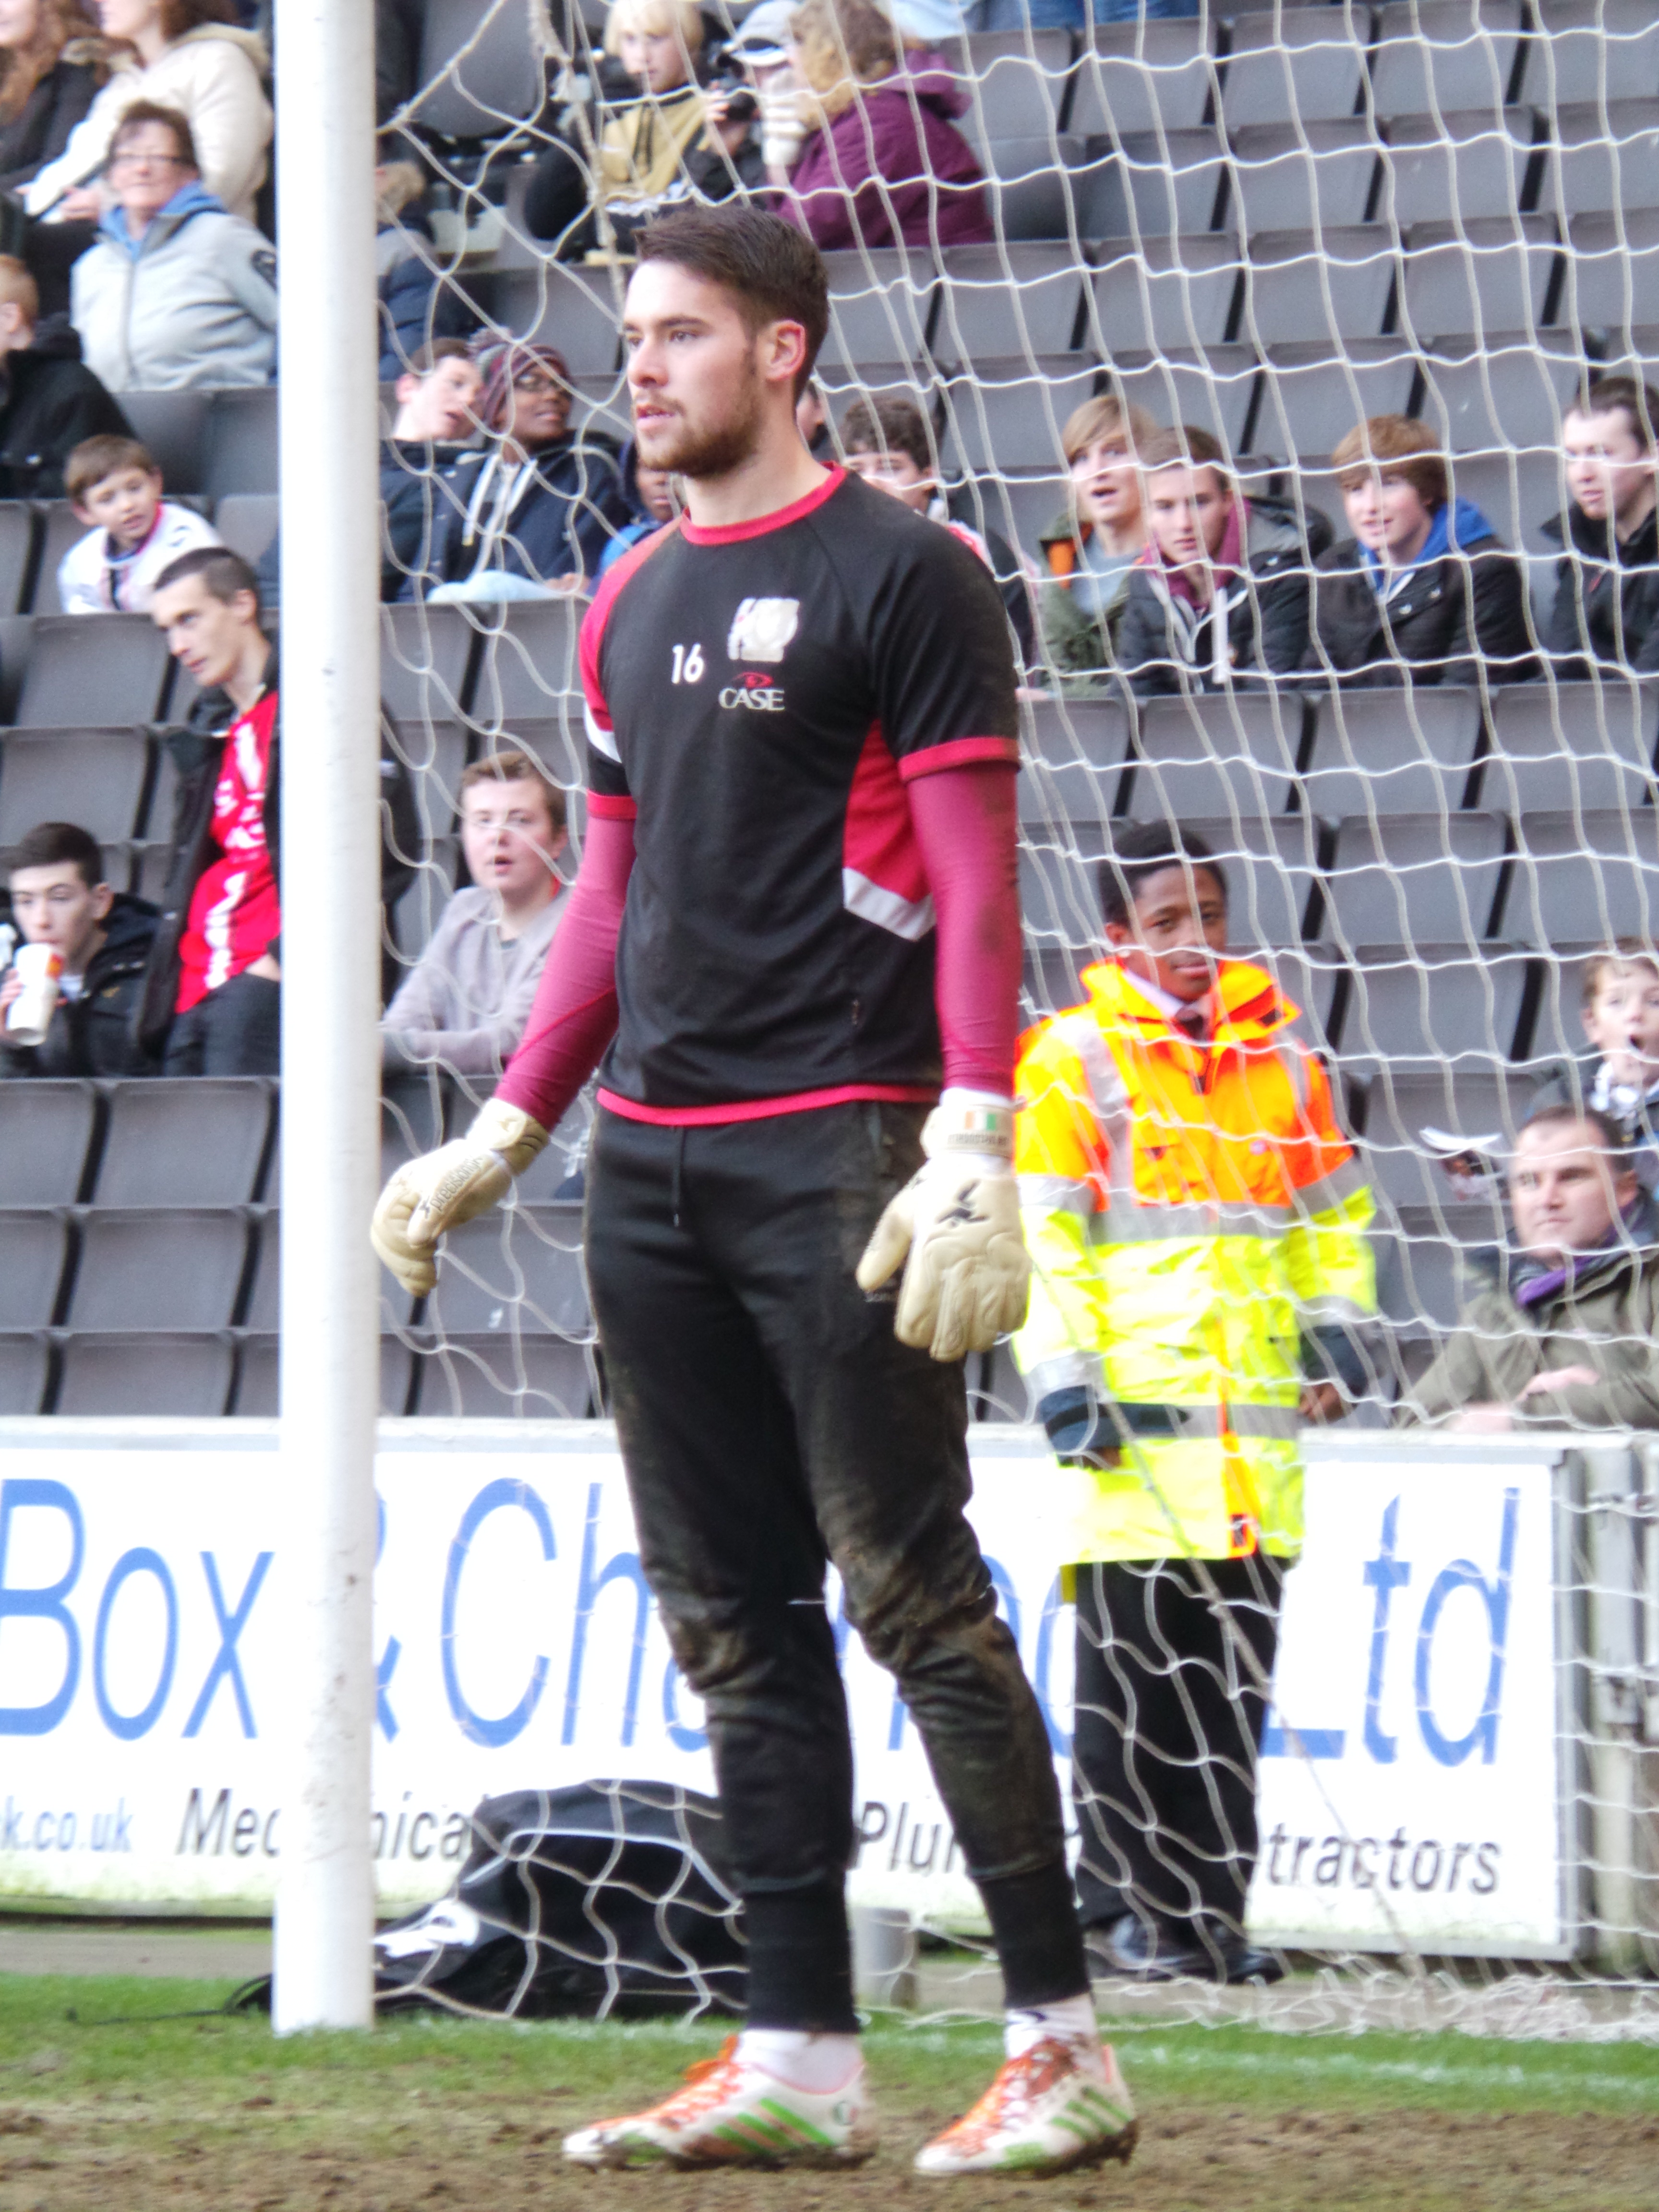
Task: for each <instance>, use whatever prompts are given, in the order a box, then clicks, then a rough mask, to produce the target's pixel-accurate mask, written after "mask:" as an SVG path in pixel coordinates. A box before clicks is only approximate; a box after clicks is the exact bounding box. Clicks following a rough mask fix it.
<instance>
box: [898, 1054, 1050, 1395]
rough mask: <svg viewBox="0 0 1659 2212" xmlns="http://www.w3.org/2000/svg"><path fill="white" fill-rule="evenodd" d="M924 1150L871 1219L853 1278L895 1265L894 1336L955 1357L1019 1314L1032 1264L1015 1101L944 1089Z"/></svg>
mask: <svg viewBox="0 0 1659 2212" xmlns="http://www.w3.org/2000/svg"><path fill="white" fill-rule="evenodd" d="M921 1149H922V1151H923V1152H925V1153H926V1154H927V1162H926V1164H925V1165H924V1166H922V1167H921V1168H919V1169H918V1170H917V1171H916V1173H915V1175H914V1176H911V1178H910V1180H909V1182H908V1183H906V1184H905V1186H904V1188H903V1189H902V1191H901V1192H900V1193H899V1194H898V1196H897V1197H896V1199H894V1200H892V1202H891V1204H890V1206H888V1207H887V1209H886V1211H885V1212H884V1213H883V1215H882V1217H881V1219H880V1220H879V1221H878V1223H877V1224H876V1227H875V1233H874V1235H873V1236H872V1237H871V1239H870V1242H869V1243H867V1244H866V1246H865V1248H864V1256H863V1258H862V1259H861V1260H860V1261H859V1264H858V1284H859V1288H860V1290H862V1291H876V1290H879V1289H880V1288H881V1286H882V1285H883V1284H884V1283H885V1282H887V1281H888V1280H889V1279H890V1278H891V1276H892V1275H893V1274H894V1273H895V1272H896V1270H897V1269H898V1267H900V1266H901V1265H902V1267H903V1269H904V1279H903V1282H902V1285H901V1286H900V1290H899V1300H898V1312H897V1314H896V1316H895V1318H894V1322H893V1329H894V1334H896V1336H897V1338H898V1340H899V1342H900V1343H901V1344H908V1345H910V1346H913V1347H914V1348H915V1350H916V1351H919V1352H932V1354H933V1358H935V1359H946V1360H948V1359H960V1358H962V1356H963V1353H964V1352H988V1351H989V1350H990V1348H991V1346H993V1345H994V1343H995V1342H996V1340H997V1339H998V1337H999V1336H1004V1335H1006V1334H1008V1332H1009V1331H1010V1330H1011V1329H1016V1328H1018V1327H1019V1326H1020V1324H1021V1322H1023V1321H1024V1318H1025V1305H1026V1299H1027V1297H1028V1295H1029V1292H1030V1280H1031V1263H1030V1260H1029V1259H1028V1258H1027V1257H1026V1253H1025V1240H1024V1237H1022V1236H1021V1234H1020V1227H1019V1198H1018V1191H1017V1188H1016V1185H1015V1182H1014V1173H1013V1166H1012V1161H1013V1152H1014V1109H1013V1104H1012V1100H1010V1099H1006V1098H999V1097H994V1096H992V1095H991V1094H989V1093H988V1092H985V1091H946V1092H945V1095H944V1097H942V1098H941V1099H940V1100H939V1104H938V1106H937V1107H935V1109H933V1112H932V1113H931V1114H930V1115H928V1117H927V1125H926V1127H924V1128H923V1130H922V1133H921Z"/></svg>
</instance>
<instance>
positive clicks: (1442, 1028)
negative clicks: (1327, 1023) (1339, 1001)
mask: <svg viewBox="0 0 1659 2212" xmlns="http://www.w3.org/2000/svg"><path fill="white" fill-rule="evenodd" d="M1531 957H1532V956H1530V955H1529V954H1528V953H1527V952H1526V951H1523V950H1521V949H1518V948H1515V947H1510V946H1504V945H1483V946H1482V947H1481V949H1480V952H1479V953H1478V954H1475V953H1473V952H1471V951H1470V949H1469V947H1468V945H1455V944H1454V945H1435V944H1431V943H1428V942H1423V943H1416V942H1413V944H1410V945H1356V946H1355V947H1354V965H1353V981H1352V991H1351V994H1350V998H1349V1003H1348V1008H1347V1012H1346V1016H1345V1018H1344V1020H1343V1024H1342V1036H1341V1041H1340V1060H1341V1065H1342V1066H1343V1067H1344V1069H1345V1070H1356V1071H1357V1070H1361V1069H1370V1068H1374V1067H1375V1066H1376V1065H1377V1064H1379V1063H1381V1062H1387V1063H1389V1065H1391V1066H1401V1065H1403V1064H1404V1063H1406V1062H1407V1061H1413V1060H1415V1061H1418V1062H1423V1061H1428V1062H1432V1063H1433V1064H1435V1065H1439V1064H1441V1063H1442V1062H1449V1063H1451V1064H1452V1065H1453V1066H1455V1067H1468V1069H1470V1070H1471V1071H1475V1070H1480V1069H1482V1068H1489V1067H1490V1066H1492V1064H1493V1063H1495V1062H1499V1061H1506V1060H1508V1059H1509V1057H1510V1049H1511V1048H1512V1046H1513V1045H1514V1043H1515V1041H1516V1024H1518V1022H1519V1020H1520V1018H1521V1004H1522V994H1523V992H1524V990H1525V987H1526V981H1527V969H1528V962H1529V960H1530V958H1531Z"/></svg>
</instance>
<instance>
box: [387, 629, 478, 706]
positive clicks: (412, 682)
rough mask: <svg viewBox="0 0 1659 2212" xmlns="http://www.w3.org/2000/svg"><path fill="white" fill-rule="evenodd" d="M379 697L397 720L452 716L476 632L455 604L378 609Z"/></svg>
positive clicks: (460, 702) (462, 699)
mask: <svg viewBox="0 0 1659 2212" xmlns="http://www.w3.org/2000/svg"><path fill="white" fill-rule="evenodd" d="M380 623H381V628H380V696H381V698H382V700H383V701H384V702H386V708H387V710H388V712H389V713H390V714H392V715H393V716H394V717H396V718H397V719H398V720H402V719H404V717H405V716H407V717H408V718H409V719H410V720H419V719H420V718H421V717H422V715H424V714H440V715H443V716H445V717H447V718H451V719H457V718H459V716H460V714H461V713H462V710H463V708H465V703H466V698H467V690H468V682H469V671H470V670H471V665H472V648H473V639H474V636H475V635H476V633H475V631H474V629H473V627H472V625H471V623H469V622H468V620H467V617H466V614H465V611H464V610H463V609H462V608H460V607H426V606H417V605H414V604H413V603H412V602H411V603H410V604H409V605H398V606H392V607H383V608H382V609H381V610H380Z"/></svg>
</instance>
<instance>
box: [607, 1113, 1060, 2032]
mask: <svg viewBox="0 0 1659 2212" xmlns="http://www.w3.org/2000/svg"><path fill="white" fill-rule="evenodd" d="M923 1118H924V1109H921V1108H916V1107H908V1106H897V1105H888V1104H873V1103H850V1104H843V1105H837V1106H830V1107H826V1108H823V1109H816V1110H812V1111H809V1112H805V1113H797V1114H788V1115H773V1116H769V1117H768V1118H766V1119H764V1120H760V1121H748V1122H738V1123H727V1124H722V1125H717V1126H713V1127H695V1128H669V1127H660V1126H658V1125H655V1124H652V1123H645V1122H638V1121H629V1120H627V1119H624V1118H623V1116H621V1115H617V1114H615V1113H613V1112H610V1111H607V1110H605V1109H601V1111H600V1113H599V1117H598V1123H597V1127H596V1129H595V1133H594V1139H593V1146H592V1156H591V1160H590V1165H589V1180H588V1198H587V1264H588V1274H589V1279H590V1283H591V1285H592V1298H593V1309H594V1315H595V1318H596V1320H597V1322H598V1324H599V1340H600V1343H601V1346H602V1347H603V1349H604V1353H605V1372H606V1375H607V1376H608V1378H609V1381H610V1387H611V1400H612V1404H613V1407H614V1410H615V1413H616V1418H617V1430H618V1433H619V1436H620V1438H621V1443H622V1449H623V1461H624V1463H625V1465H626V1468H627V1473H628V1482H629V1492H630V1495H631V1497H632V1499H633V1505H634V1515H635V1523H636V1526H637V1528H638V1534H639V1542H640V1551H641V1562H642V1565H643V1566H644V1570H645V1573H646V1576H647V1579H648V1581H649V1583H650V1584H651V1588H652V1589H653V1591H654V1593H655V1595H656V1597H657V1601H658V1604H659V1607H660V1608H661V1612H662V1616H663V1620H664V1625H665V1628H666V1630H667V1632H668V1638H669V1641H670V1644H671V1647H672V1650H673V1652H674V1656H675V1658H676V1659H677V1661H678V1663H679V1666H680V1668H681V1669H682V1670H683V1672H684V1675H685V1678H686V1680H687V1681H688V1682H689V1683H690V1686H692V1688H693V1689H694V1690H696V1692H698V1694H699V1695H700V1696H701V1697H702V1699H703V1701H704V1705H705V1707H706V1711H707V1715H708V1732H709V1739H710V1743H711V1746H712V1749H713V1753H714V1768H715V1773H716V1777H717V1779H718V1784H719V1789H720V1809H721V1814H722V1817H723V1820H724V1824H725V1829H726V1847H727V1851H728V1855H729V1858H730V1863H731V1866H732V1874H733V1878H734V1881H735V1883H736V1886H737V1887H738V1891H739V1893H740V1894H741V1895H742V1897H743V1899H744V1910H745V1920H746V1924H747V1931H748V1937H749V1950H750V2022H751V2024H752V2025H755V2026H757V2027H806V2028H819V2029H825V2030H831V2031H834V2030H844V2029H847V2028H850V2027H852V2025H853V2024H854V2022H853V2014H852V2008H851V1986H850V1971H849V1968H848V1961H847V1950H848V1942H847V1929H846V1912H845V1905H844V1902H843V1899H842V1887H843V1877H844V1873H845V1869H846V1868H847V1867H848V1863H849V1862H850V1860H851V1857H852V1852H853V1839H854V1825H853V1760H852V1747H851V1741H850V1736H849V1733H848V1717H847V1706H846V1701H845V1698H844V1696H843V1693H842V1681H841V1674H840V1669H839V1668H838V1666H837V1664H836V1647H835V1639H834V1637H833V1634H832V1632H831V1628H830V1623H829V1615H828V1613H827V1612H826V1609H825V1606H824V1601H823V1600H824V1574H825V1568H826V1565H827V1564H828V1563H831V1562H832V1563H833V1564H834V1565H835V1567H836V1570H837V1571H838V1572H839V1574H840V1576H841V1578H842V1585H843V1588H844V1590H845V1594H846V1610H847V1617H848V1620H849V1621H850V1622H851V1623H852V1625H853V1626H854V1627H856V1629H857V1630H858V1632H859V1633H860V1636H861V1637H862V1638H864V1642H865V1645H866V1649H867V1650H869V1652H870V1653H871V1656H872V1657H873V1658H875V1659H876V1660H877V1661H878V1662H879V1663H880V1664H881V1665H882V1666H884V1667H885V1668H888V1669H890V1672H891V1673H892V1674H894V1675H895V1676H896V1680H897V1682H898V1686H899V1688H900V1690H901V1692H902V1695H903V1698H904V1700H905V1703H906V1704H907V1705H908V1708H909V1710H910V1712H911V1715H912V1717H914V1719H915V1723H916V1725H917V1728H918V1729H919V1731H920V1733H921V1739H922V1741H923V1743H924V1745H925V1746H926V1747H927V1756H928V1759H929V1761H930V1763H931V1765H932V1767H933V1775H934V1778H935V1780H936V1782H937V1784H938V1785H939V1794H940V1796H941V1797H942V1798H943V1799H944V1801H945V1807H946V1809H947V1811H948V1812H949V1814H950V1816H951V1821H952V1823H953V1825H954V1826H955V1829H956V1833H957V1839H958V1841H959V1842H960V1844H961V1846H962V1849H963V1857H964V1859H965V1861H966V1863H967V1865H968V1868H969V1871H970V1873H972V1874H973V1875H974V1876H975V1879H976V1880H977V1881H979V1882H980V1884H981V1890H982V1892H983V1893H984V1895H985V1899H986V1904H987V1911H989V1913H990V1916H991V1920H992V1926H993V1929H994V1933H995V1934H996V1936H997V1937H998V1939H999V1949H1000V1953H1001V1954H1002V1960H1003V1970H1004V1976H1005V1979H1006V1983H1007V1984H1008V1990H1009V2002H1011V2003H1017V2004H1036V2003H1042V2002H1045V2001H1048V2000H1053V1999H1058V1998H1060V1997H1064V1996H1073V1995H1075V1994H1077V1993H1079V1992H1080V1991H1081V1990H1085V1989H1086V1987H1087V1978H1086V1972H1085V1966H1084V1960H1083V1950H1082V1942H1081V1936H1080V1932H1079V1927H1078V1923H1077V1919H1076V1914H1075V1911H1074V1909H1073V1904H1072V1899H1071V1895H1070V1885H1069V1881H1068V1880H1067V1878H1066V1872H1065V1860H1064V1843H1063V1830H1062V1822H1061V1815H1060V1796H1059V1790H1058V1788H1057V1785H1056V1783H1055V1779H1054V1765H1053V1761H1052V1757H1051V1753H1050V1751H1049V1747H1048V1739H1047V1735H1046V1732H1045V1730H1044V1728H1043V1723H1042V1717H1041V1714H1040V1712H1039V1711H1038V1708H1037V1705H1036V1699H1035V1697H1034V1696H1033V1693H1032V1692H1031V1689H1030V1684H1029V1683H1028V1682H1027V1680H1026V1679H1025V1676H1024V1672H1023V1671H1022V1669H1021V1667H1020V1662H1019V1656H1018V1651H1017V1650H1016V1648H1015V1645H1014V1642H1013V1639H1012V1637H1011V1636H1010V1634H1009V1632H1008V1630H1007V1628H1006V1626H1005V1625H1004V1623H1003V1621H1002V1620H1000V1617H999V1616H998V1614H997V1613H996V1610H995V1595H994V1590H993V1589H992V1586H991V1581H990V1577H989V1576H988V1574H987V1571H986V1567H985V1563H984V1560H983V1559H981V1555H980V1549H979V1545H978V1542H977V1541H976V1540H975V1535H974V1533H973V1530H972V1529H971V1528H969V1524H968V1522H967V1519H966V1517H965V1516H964V1512H963V1508H964V1506H965V1505H966V1504H967V1501H968V1498H969V1494H970V1488H971V1486H970V1482H969V1471H968V1452H967V1442H966V1407H965V1398H964V1390H963V1374H962V1369H961V1367H960V1365H959V1364H953V1365H948V1366H947V1365H942V1364H939V1362H938V1361H936V1360H933V1359H932V1358H929V1357H928V1355H927V1353H926V1352H914V1351H911V1350H909V1349H908V1348H907V1347H906V1346H903V1345H902V1344H900V1343H899V1342H898V1340H897V1339H896V1337H895V1336H894V1334H893V1311H894V1309H893V1303H892V1300H891V1298H890V1297H878V1298H868V1297H866V1296H865V1295H864V1293H863V1292H862V1291H860V1289H859V1288H858V1286H857V1285H856V1283H855V1282H854V1275H853V1271H854V1267H855V1266H856V1265H857V1262H858V1259H859V1255H860V1253H861V1252H862V1250H863V1249H864V1246H865V1243H866V1240H867V1238H868V1237H869V1235H870V1232H871V1231H872V1228H873V1227H874V1226H875V1224H876V1221H877V1218H878V1216H879V1214H880V1212H881V1211H882V1208H883V1207H884V1206H885V1205H886V1203H887V1201H888V1200H890V1198H891V1197H893V1195H894V1194H896V1192H897V1191H898V1190H899V1189H900V1188H901V1187H902V1185H903V1184H904V1183H905V1182H907V1181H908V1178H909V1176H911V1174H912V1173H913V1172H914V1171H915V1169H916V1167H917V1166H919V1165H920V1164H921V1144H920V1128H921V1121H922V1119H923Z"/></svg>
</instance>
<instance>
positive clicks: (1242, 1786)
mask: <svg viewBox="0 0 1659 2212" xmlns="http://www.w3.org/2000/svg"><path fill="white" fill-rule="evenodd" d="M1203 1570H1204V1573H1203V1575H1200V1571H1199V1565H1198V1563H1197V1562H1196V1561H1194V1560H1190V1559H1136V1560H1117V1561H1114V1562H1113V1563H1111V1564H1110V1565H1085V1566H1079V1567H1076V1568H1074V1569H1073V1575H1074V1576H1075V1578H1076V1599H1077V1666H1076V1688H1075V1692H1074V1698H1075V1712H1074V1717H1073V1736H1072V1797H1073V1806H1074V1808H1075V1810H1076V1814H1077V1823H1078V1832H1079V1838H1080V1844H1081V1849H1080V1851H1079V1861H1078V1869H1077V1882H1078V1896H1079V1901H1080V1903H1081V1905H1082V1908H1083V1917H1084V1920H1085V1923H1087V1924H1088V1926H1089V1927H1090V1928H1091V1929H1096V1928H1105V1927H1107V1926H1109V1924H1110V1923H1112V1922H1113V1921H1114V1920H1116V1919H1118V1918H1119V1917H1121V1915H1122V1914H1124V1913H1126V1912H1133V1913H1135V1914H1137V1915H1138V1916H1139V1917H1140V1918H1141V1919H1142V1920H1144V1921H1146V1923H1148V1924H1149V1925H1151V1926H1152V1927H1154V1928H1156V1929H1163V1930H1164V1931H1165V1932H1166V1933H1168V1934H1170V1935H1173V1936H1175V1937H1176V1940H1177V1941H1178V1942H1182V1943H1194V1942H1196V1943H1203V1942H1208V1943H1211V1944H1215V1945H1225V1944H1227V1943H1230V1942H1237V1940H1238V1936H1239V1934H1240V1932H1241V1930H1242V1929H1243V1918H1244V1895H1245V1892H1246V1891H1247V1890H1248V1889H1249V1884H1250V1876H1251V1874H1252V1873H1253V1872H1254V1870H1255V1859H1256V1833H1257V1831H1256V1816H1255V1769H1256V1758H1257V1754H1258V1753H1259V1751H1260V1749H1261V1729H1262V1723H1263V1722H1264V1720H1265V1719H1266V1717H1267V1696H1266V1694H1265V1692H1263V1691H1262V1690H1261V1689H1260V1688H1259V1687H1258V1686H1257V1681H1256V1675H1255V1669H1256V1668H1259V1669H1260V1671H1261V1675H1263V1676H1264V1677H1267V1678H1268V1679H1271V1677H1272V1674H1273V1655H1274V1652H1275V1650H1276V1649H1277V1645H1278V1641H1279V1601H1280V1597H1281V1595H1282V1593H1283V1590H1284V1586H1285V1563H1284V1561H1283V1560H1282V1559H1271V1558H1269V1557H1268V1556H1267V1554H1266V1553H1257V1554H1256V1555H1255V1557H1254V1558H1253V1559H1208V1560H1206V1561H1205V1562H1204V1563H1203ZM1205 1576H1207V1577H1208V1578H1209V1579H1210V1580H1211V1581H1212V1583H1213V1584H1214V1586H1215V1589H1216V1593H1217V1595H1218V1599H1219V1601H1220V1604H1219V1608H1217V1607H1216V1606H1215V1605H1214V1604H1212V1601H1211V1598H1210V1596H1209V1595H1208V1593H1207V1591H1206V1589H1205V1587H1204V1577H1205ZM1252 1660H1254V1662H1255V1665H1254V1667H1253V1666H1252V1664H1251V1661H1252Z"/></svg>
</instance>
